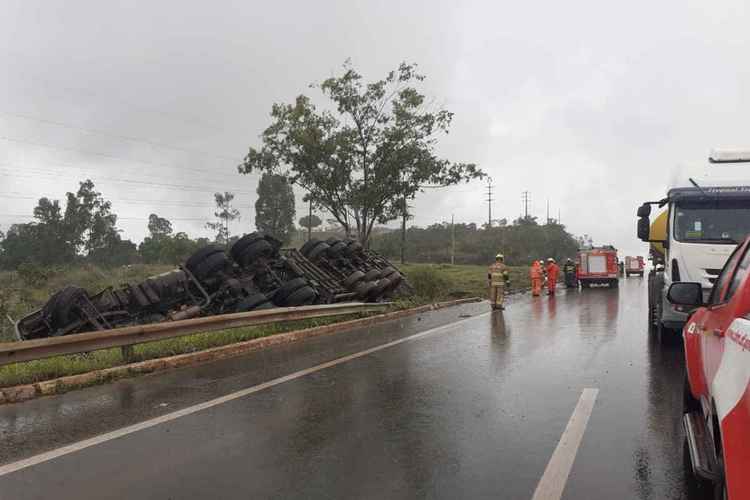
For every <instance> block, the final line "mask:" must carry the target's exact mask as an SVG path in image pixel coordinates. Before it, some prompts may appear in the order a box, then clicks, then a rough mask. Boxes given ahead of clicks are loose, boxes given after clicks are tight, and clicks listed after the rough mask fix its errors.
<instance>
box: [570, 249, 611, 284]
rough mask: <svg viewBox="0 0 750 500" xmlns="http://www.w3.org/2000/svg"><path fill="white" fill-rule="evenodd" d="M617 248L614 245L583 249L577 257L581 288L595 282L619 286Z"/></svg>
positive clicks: (577, 271) (577, 270)
mask: <svg viewBox="0 0 750 500" xmlns="http://www.w3.org/2000/svg"><path fill="white" fill-rule="evenodd" d="M617 271H618V268H617V249H616V248H615V247H613V246H612V245H607V246H603V247H593V248H587V249H581V250H579V251H578V256H577V257H576V274H577V276H578V281H579V282H580V283H581V288H588V287H589V286H591V285H593V284H597V283H598V284H608V285H609V286H610V287H611V288H615V287H617V284H618V281H617V276H618V273H617Z"/></svg>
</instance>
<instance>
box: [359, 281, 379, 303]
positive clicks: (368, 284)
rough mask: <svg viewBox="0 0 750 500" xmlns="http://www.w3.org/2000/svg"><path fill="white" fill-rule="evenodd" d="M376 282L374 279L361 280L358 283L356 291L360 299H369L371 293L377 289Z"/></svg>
mask: <svg viewBox="0 0 750 500" xmlns="http://www.w3.org/2000/svg"><path fill="white" fill-rule="evenodd" d="M375 286H376V284H375V283H374V282H372V281H360V282H359V284H358V285H357V289H356V293H357V298H358V299H359V300H367V299H368V298H369V296H370V293H372V291H373V290H374V289H375Z"/></svg>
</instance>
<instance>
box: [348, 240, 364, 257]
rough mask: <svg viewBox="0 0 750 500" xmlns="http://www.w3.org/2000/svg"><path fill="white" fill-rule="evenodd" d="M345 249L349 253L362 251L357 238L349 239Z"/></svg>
mask: <svg viewBox="0 0 750 500" xmlns="http://www.w3.org/2000/svg"><path fill="white" fill-rule="evenodd" d="M346 251H347V253H348V254H349V255H354V254H357V253H359V252H361V251H362V243H360V242H359V241H357V240H351V241H349V242H348V243H347V245H346Z"/></svg>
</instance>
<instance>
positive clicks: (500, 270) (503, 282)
mask: <svg viewBox="0 0 750 500" xmlns="http://www.w3.org/2000/svg"><path fill="white" fill-rule="evenodd" d="M504 260H505V257H503V254H501V253H499V254H497V255H496V256H495V263H494V264H492V265H491V266H490V268H489V269H488V270H487V282H488V284H489V286H490V305H491V306H492V309H501V310H502V309H505V306H503V300H504V299H505V287H506V286H507V285H508V284H509V283H510V276H509V275H508V268H507V266H506V265H505V263H504V262H503V261H504Z"/></svg>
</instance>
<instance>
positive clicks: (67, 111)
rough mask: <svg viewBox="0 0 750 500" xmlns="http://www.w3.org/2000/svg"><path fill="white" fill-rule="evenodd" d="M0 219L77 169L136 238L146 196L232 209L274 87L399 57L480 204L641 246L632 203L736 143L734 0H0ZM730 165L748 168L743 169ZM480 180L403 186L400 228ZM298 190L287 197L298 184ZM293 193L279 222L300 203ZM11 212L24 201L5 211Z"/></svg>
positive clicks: (741, 40) (201, 218) (175, 216)
mask: <svg viewBox="0 0 750 500" xmlns="http://www.w3.org/2000/svg"><path fill="white" fill-rule="evenodd" d="M0 8H1V9H2V12H3V15H2V16H0V64H1V65H2V69H3V71H2V75H3V78H2V79H1V80H0V230H7V228H8V225H9V224H11V223H12V222H24V221H28V220H29V219H28V216H30V215H31V211H32V209H33V207H34V205H35V203H36V200H37V199H38V198H39V197H40V196H48V197H52V198H62V197H63V196H64V193H65V192H66V191H72V190H75V189H76V187H77V183H78V181H79V180H82V179H84V178H86V177H90V178H91V179H92V180H94V182H95V183H96V186H97V188H98V189H99V190H100V191H101V192H102V193H103V194H104V196H105V197H106V198H108V199H111V200H113V204H114V209H115V211H116V213H117V214H118V215H120V217H121V220H120V222H119V226H120V227H121V228H122V229H123V230H124V236H125V237H126V238H131V239H133V240H135V241H139V240H141V239H142V238H143V236H144V235H145V233H146V219H147V217H148V214H149V213H151V212H157V213H159V214H160V215H162V216H165V217H167V218H169V219H171V220H172V221H173V224H174V226H175V229H177V230H180V231H186V232H188V233H189V234H190V235H192V236H197V235H207V234H208V231H207V230H205V229H204V228H203V226H204V224H205V221H206V220H207V219H208V218H209V217H210V215H211V212H212V207H211V205H212V193H213V192H214V191H216V190H230V191H233V192H235V193H237V198H236V199H237V202H238V208H240V210H241V212H242V220H241V222H240V223H238V224H236V225H235V228H234V231H238V232H239V231H240V230H244V231H249V230H250V228H251V226H252V224H253V220H252V215H253V210H252V209H251V207H252V205H253V203H254V201H255V195H254V192H255V189H256V184H257V177H255V176H242V175H239V174H237V172H236V164H237V163H238V162H239V161H240V160H241V158H242V157H243V156H244V154H245V152H246V151H247V147H248V146H249V145H251V144H252V145H258V144H259V139H258V136H259V134H260V133H261V131H262V130H263V129H264V128H265V127H266V126H267V125H268V124H269V117H268V113H269V111H270V108H271V104H272V103H274V102H289V101H291V100H292V99H293V98H294V97H295V96H296V95H297V94H299V93H302V92H305V93H309V92H314V91H311V90H310V89H308V88H307V85H308V84H310V83H312V82H317V81H320V80H322V79H324V78H326V77H328V76H330V75H332V74H336V73H337V72H338V71H339V69H340V67H341V64H342V63H343V61H344V60H345V59H346V58H351V59H352V61H353V63H354V64H355V66H356V67H357V68H358V69H360V71H361V72H362V73H363V75H364V76H365V78H366V79H369V80H375V79H380V78H382V77H383V76H384V75H385V73H386V72H387V71H389V70H390V69H393V68H395V67H396V66H397V65H398V64H399V62H401V61H413V62H417V63H418V64H419V65H420V67H421V70H422V72H423V73H425V74H426V75H427V76H428V79H427V80H426V82H425V87H424V90H425V92H426V93H427V94H428V95H429V96H430V97H433V98H435V99H437V101H438V102H441V103H443V104H444V106H445V107H446V108H447V109H449V110H451V111H453V112H454V113H455V119H454V122H453V127H452V131H451V133H450V135H448V136H446V137H445V138H444V139H443V141H442V143H441V146H440V152H441V153H442V154H443V155H444V156H445V157H447V158H448V159H451V160H454V161H463V162H475V163H477V164H478V165H479V166H480V167H481V168H482V169H483V170H484V171H485V172H487V173H489V174H490V175H491V176H492V178H493V180H494V186H495V188H494V196H495V199H496V201H495V202H494V203H493V207H492V209H493V218H495V217H496V218H508V219H509V220H510V219H513V218H515V217H517V216H518V215H519V213H520V212H521V193H522V191H524V190H528V191H529V192H530V198H531V205H530V211H531V213H532V215H535V216H539V217H540V218H544V217H545V205H546V202H547V200H549V203H550V207H551V214H552V215H553V216H555V217H556V216H557V213H558V210H559V211H560V213H561V215H562V222H563V223H564V224H566V225H567V226H568V229H569V230H570V231H571V232H572V233H574V234H576V235H580V234H583V233H587V234H590V235H591V236H592V237H593V238H594V241H595V243H598V244H605V243H612V244H614V245H616V246H617V247H618V248H620V249H621V250H622V251H623V254H625V253H628V254H632V253H636V252H638V253H641V254H645V253H646V249H645V246H644V245H643V244H641V243H640V242H639V241H637V240H636V238H635V222H636V220H635V210H636V208H637V205H639V204H640V203H641V202H642V201H645V200H647V199H655V198H657V197H659V196H660V195H663V194H664V192H665V189H666V187H667V186H668V184H670V183H673V182H675V180H676V179H678V178H680V179H683V178H687V176H688V175H693V176H698V177H700V176H701V175H702V174H703V172H704V171H705V164H706V161H705V159H706V157H707V155H708V153H709V151H710V150H711V149H712V148H715V147H743V146H744V147H750V134H749V133H748V132H750V127H749V126H748V117H750V94H749V93H748V89H750V65H748V63H747V61H748V58H749V57H750V29H748V26H750V16H749V12H748V10H749V9H748V2H746V1H743V0H737V1H724V2H719V1H714V2H706V1H700V2H698V1H696V2H687V1H684V0H679V1H661V2H653V1H631V2H602V1H601V0H599V1H591V2H559V1H549V2H518V1H512V2H501V1H492V2H489V1H488V2H468V1H463V2H437V1H434V0H432V1H429V2H374V1H373V2H356V1H352V0H341V1H335V2H334V1H322V0H321V1H317V2H302V1H299V2H289V1H283V0H277V1H274V2H250V1H236V2H230V1H216V0H215V1H212V2H184V1H177V0H174V1H148V2H146V1H142V2H137V1H133V2H111V1H102V0H91V1H72V0H66V1H62V0H60V1H54V0H47V1H35V0H20V1H9V0H0ZM747 177H750V175H748V176H747ZM484 193H485V185H484V184H483V183H473V184H469V185H462V186H459V187H455V188H449V189H444V190H440V191H439V192H432V193H426V194H423V195H420V196H419V197H418V199H417V200H416V202H415V212H416V218H415V220H414V224H417V225H421V226H424V225H428V224H431V223H434V222H441V221H450V218H451V214H455V217H456V220H457V221H462V222H479V223H483V222H485V221H486V218H487V204H486V202H484V201H483V199H484V198H485V194H484ZM297 194H298V197H301V195H302V193H301V192H298V193H297ZM305 212H306V211H305V209H304V208H303V207H302V206H301V203H300V202H298V206H297V215H298V217H299V216H301V215H304V214H305ZM22 216H25V217H22Z"/></svg>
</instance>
